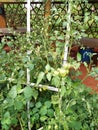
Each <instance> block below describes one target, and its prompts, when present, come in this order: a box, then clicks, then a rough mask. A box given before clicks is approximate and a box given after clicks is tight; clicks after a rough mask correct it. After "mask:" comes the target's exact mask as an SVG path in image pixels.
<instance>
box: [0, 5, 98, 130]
mask: <svg viewBox="0 0 98 130" xmlns="http://www.w3.org/2000/svg"><path fill="white" fill-rule="evenodd" d="M71 4H72V3H71ZM48 20H49V24H47V23H46V24H45V22H46V21H48ZM33 22H34V21H33ZM59 22H60V21H58V22H57V24H59ZM51 23H52V22H51V17H49V19H47V20H46V19H42V21H41V24H42V28H41V29H40V28H39V26H36V24H35V29H34V30H35V31H34V32H32V33H31V34H30V35H28V34H24V35H22V36H21V35H20V34H19V35H14V38H11V37H4V38H3V39H2V41H1V44H0V91H1V93H0V120H1V129H2V130H15V129H16V130H30V129H32V130H39V129H42V130H97V129H98V117H97V114H98V105H97V103H98V95H97V94H96V93H94V94H91V90H90V89H88V88H87V87H86V86H84V85H83V84H82V82H81V80H79V79H78V76H79V75H80V72H79V71H78V68H79V66H80V64H81V57H80V55H79V54H78V55H77V60H74V59H72V58H70V56H69V57H68V63H66V64H65V65H63V66H62V61H63V53H64V49H63V48H64V44H65V35H64V34H63V33H61V31H59V30H56V29H55V31H53V30H52V29H51V30H49V26H50V28H51V26H52V25H51ZM60 24H61V23H60ZM63 24H64V23H63ZM73 24H74V23H73ZM64 25H65V26H66V23H65V24H64ZM72 27H73V26H72ZM74 32H75V30H74V31H73V33H72V34H69V35H70V37H71V40H70V43H71V42H72V40H75V34H74ZM73 34H74V36H73ZM78 34H79V38H80V36H81V34H80V33H78ZM76 35H77V33H76ZM83 35H85V34H83ZM76 40H77V39H76ZM54 43H55V44H54ZM5 45H8V47H10V49H9V48H7V49H5V48H4V47H5ZM28 50H29V54H28V53H27V51H28ZM68 54H69V52H68ZM85 65H86V66H87V64H85ZM28 69H29V71H30V82H31V83H35V84H34V85H33V86H32V84H30V83H27V70H28ZM94 69H95V71H94ZM94 69H93V73H92V75H93V76H94V73H96V75H97V74H98V73H97V71H98V69H97V68H94ZM40 84H41V87H38V86H40ZM48 86H53V87H55V88H56V91H55V90H54V91H50V90H48ZM28 103H29V108H28ZM28 124H29V125H28ZM29 127H30V128H29Z"/></svg>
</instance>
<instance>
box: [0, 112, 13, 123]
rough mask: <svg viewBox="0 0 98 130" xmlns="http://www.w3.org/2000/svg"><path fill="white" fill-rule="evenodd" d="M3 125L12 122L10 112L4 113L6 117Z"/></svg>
mask: <svg viewBox="0 0 98 130" xmlns="http://www.w3.org/2000/svg"><path fill="white" fill-rule="evenodd" d="M1 123H2V124H3V125H6V124H7V125H9V124H10V123H11V116H10V113H9V112H8V111H7V112H6V113H5V114H4V118H3V120H2V122H1Z"/></svg>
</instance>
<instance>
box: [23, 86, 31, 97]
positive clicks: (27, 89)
mask: <svg viewBox="0 0 98 130" xmlns="http://www.w3.org/2000/svg"><path fill="white" fill-rule="evenodd" d="M23 92H24V96H25V98H26V99H30V98H31V97H32V96H33V90H32V88H31V87H30V86H27V87H25V88H24V90H23Z"/></svg>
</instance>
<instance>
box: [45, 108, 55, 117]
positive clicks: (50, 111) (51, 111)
mask: <svg viewBox="0 0 98 130" xmlns="http://www.w3.org/2000/svg"><path fill="white" fill-rule="evenodd" d="M47 115H48V116H49V117H53V116H54V110H53V109H48V111H47Z"/></svg>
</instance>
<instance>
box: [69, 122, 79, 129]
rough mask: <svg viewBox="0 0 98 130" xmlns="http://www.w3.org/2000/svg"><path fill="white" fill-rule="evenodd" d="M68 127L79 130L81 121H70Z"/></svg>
mask: <svg viewBox="0 0 98 130" xmlns="http://www.w3.org/2000/svg"><path fill="white" fill-rule="evenodd" d="M70 127H71V128H72V129H75V130H80V129H81V127H82V125H81V122H79V121H72V122H70Z"/></svg>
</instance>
